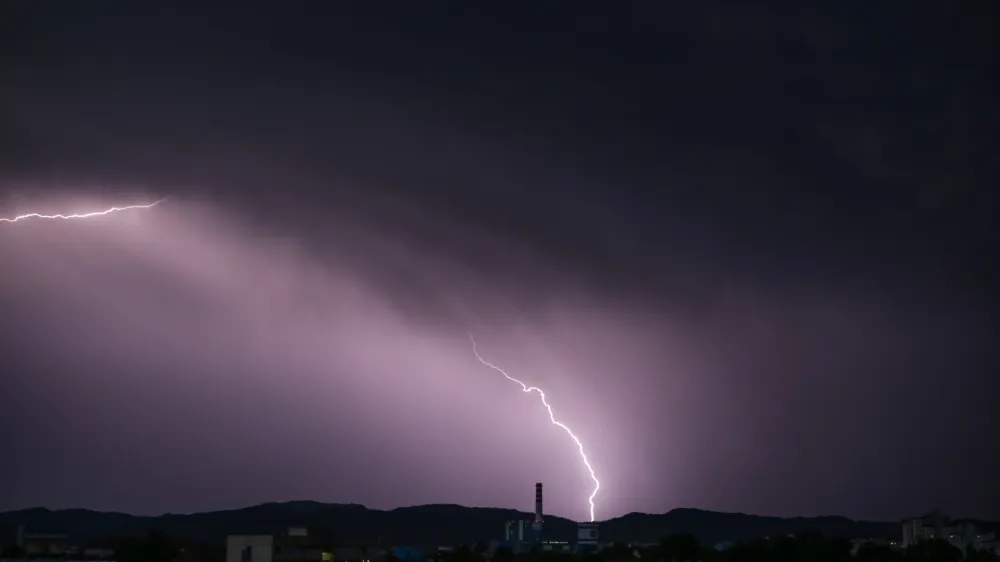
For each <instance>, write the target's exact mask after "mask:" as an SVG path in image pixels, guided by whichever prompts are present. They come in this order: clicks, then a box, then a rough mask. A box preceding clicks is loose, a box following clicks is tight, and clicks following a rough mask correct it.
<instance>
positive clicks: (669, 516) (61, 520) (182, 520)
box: [0, 501, 900, 545]
mask: <svg viewBox="0 0 1000 562" xmlns="http://www.w3.org/2000/svg"><path fill="white" fill-rule="evenodd" d="M531 517H532V514H530V513H526V512H521V511H516V510H512V509H500V508H480V507H463V506H460V505H449V504H438V505H422V506H414V507H401V508H396V509H392V510H378V509H368V508H366V507H365V506H363V505H357V504H325V503H319V502H313V501H294V502H283V503H267V504H261V505H256V506H252V507H247V508H243V509H234V510H226V511H212V512H205V513H193V514H185V515H179V514H165V515H160V516H156V517H146V516H133V515H128V514H124V513H109V512H99V511H89V510H85V509H64V510H49V509H44V508H34V509H25V510H20V511H9V512H5V513H0V543H10V542H13V540H14V535H15V532H16V528H17V526H18V525H24V526H25V528H26V530H27V531H28V532H63V533H67V534H69V536H70V538H71V539H72V540H73V541H74V542H85V541H88V540H91V539H95V538H101V537H109V536H131V535H140V534H143V533H145V532H146V531H147V530H148V529H150V528H157V529H160V530H162V531H164V532H166V533H167V534H168V535H171V536H176V537H180V538H185V539H191V540H199V541H209V542H216V543H219V542H223V541H224V540H225V536H226V535H229V534H255V533H261V534H271V533H276V532H280V531H281V530H282V529H284V528H286V527H290V526H304V527H309V528H310V529H313V530H315V531H318V532H324V533H329V534H331V535H332V536H333V537H335V538H337V539H342V540H345V541H366V542H367V541H382V543H383V544H424V545H433V544H442V545H444V544H456V543H462V542H471V541H477V540H489V539H500V538H503V532H504V522H505V521H508V520H511V519H530V518H531ZM545 523H546V531H547V533H548V535H549V537H550V538H551V539H553V540H570V539H572V538H573V537H574V535H575V529H576V522H574V521H570V520H568V519H563V518H561V517H554V516H550V517H546V520H545ZM805 531H818V532H820V533H823V534H825V535H828V536H835V537H846V538H862V537H884V538H898V536H899V534H900V525H899V524H898V523H886V522H871V521H853V520H850V519H847V518H845V517H808V518H806V517H796V518H780V517H762V516H757V515H747V514H743V513H719V512H713V511H703V510H699V509H674V510H672V511H669V512H667V513H664V514H646V513H630V514H628V515H624V516H622V517H617V518H614V519H610V520H607V521H603V522H602V523H601V536H602V539H604V540H618V541H636V542H655V541H659V540H660V539H662V538H663V537H665V536H668V535H670V534H673V533H692V534H694V535H696V536H697V537H698V538H699V539H700V540H702V541H703V542H705V543H714V542H716V541H722V540H731V541H741V540H748V539H753V538H757V537H762V536H777V535H784V534H789V533H801V532H805Z"/></svg>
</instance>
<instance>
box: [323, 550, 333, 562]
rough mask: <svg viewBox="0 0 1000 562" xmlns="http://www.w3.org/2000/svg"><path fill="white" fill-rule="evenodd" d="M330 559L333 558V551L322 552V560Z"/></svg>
mask: <svg viewBox="0 0 1000 562" xmlns="http://www.w3.org/2000/svg"><path fill="white" fill-rule="evenodd" d="M331 560H333V553H332V552H324V553H323V562H330V561H331Z"/></svg>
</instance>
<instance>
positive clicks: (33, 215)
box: [0, 199, 166, 222]
mask: <svg viewBox="0 0 1000 562" xmlns="http://www.w3.org/2000/svg"><path fill="white" fill-rule="evenodd" d="M164 201H166V199H160V200H159V201H154V202H152V203H149V204H147V205H129V206H127V207H111V208H110V209H106V210H104V211H94V212H91V213H82V214H76V215H42V214H39V213H28V214H26V215H20V216H16V217H14V218H12V219H7V218H0V222H18V221H23V220H27V219H63V220H68V219H88V218H91V217H99V216H103V215H109V214H111V213H117V212H119V211H130V210H132V209H149V208H152V207H155V206H156V205H159V204H160V203H163V202H164Z"/></svg>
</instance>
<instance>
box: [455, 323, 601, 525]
mask: <svg viewBox="0 0 1000 562" xmlns="http://www.w3.org/2000/svg"><path fill="white" fill-rule="evenodd" d="M469 340H470V341H472V353H475V354H476V359H478V360H479V362H480V363H482V364H483V365H486V366H487V367H489V368H490V369H493V370H494V371H497V372H498V373H500V374H501V375H503V376H504V377H507V380H509V381H512V382H516V383H517V384H519V385H521V390H522V391H524V392H537V393H538V396H539V398H541V399H542V405H543V406H545V409H546V410H548V411H549V420H551V421H552V425H556V426H559V427H561V428H562V429H563V431H565V432H566V433H567V434H568V435H569V436H570V438H572V439H573V442H574V443H576V448H577V449H578V450H579V451H580V458H581V459H582V460H583V465H584V466H586V467H587V472H589V473H590V479H591V480H593V481H594V491H593V492H591V493H590V497H589V498H587V502H588V503H590V521H591V522H593V521H594V520H595V519H594V497H595V496H597V492H598V490H600V489H601V482H600V481H599V480H598V479H597V474H595V473H594V467H592V466H590V461H589V460H587V453H585V452H584V451H583V443H582V442H581V441H580V439H579V438H578V437H577V436H576V435H574V434H573V430H572V429H570V428H569V427H567V426H566V424H564V423H562V422H560V421H558V420H556V416H555V414H553V413H552V406H550V405H549V403H548V401H547V400H546V399H545V391H543V390H542V389H540V388H538V387H537V386H528V385H526V384H524V383H523V382H521V381H519V380H517V379H515V378H514V377H512V376H510V375H508V374H507V372H506V371H504V370H503V369H501V368H500V367H497V366H496V365H494V364H493V363H490V362H489V361H487V360H485V359H483V356H482V355H479V350H478V349H477V348H476V339H475V338H474V337H472V334H471V333H470V334H469Z"/></svg>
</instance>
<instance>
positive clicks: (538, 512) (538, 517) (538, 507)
mask: <svg viewBox="0 0 1000 562" xmlns="http://www.w3.org/2000/svg"><path fill="white" fill-rule="evenodd" d="M541 522H542V483H541V482H539V483H537V484H535V523H541Z"/></svg>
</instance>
